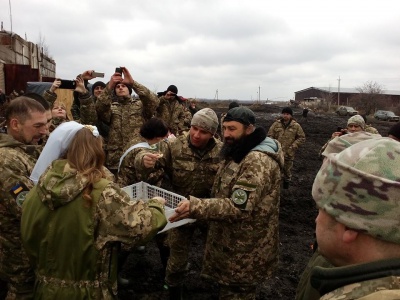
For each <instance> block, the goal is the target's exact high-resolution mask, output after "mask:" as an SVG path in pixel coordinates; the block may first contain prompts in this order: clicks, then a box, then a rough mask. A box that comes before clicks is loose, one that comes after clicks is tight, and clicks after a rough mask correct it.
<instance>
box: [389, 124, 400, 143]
mask: <svg viewBox="0 0 400 300" xmlns="http://www.w3.org/2000/svg"><path fill="white" fill-rule="evenodd" d="M388 135H392V136H394V137H395V138H397V139H398V140H400V123H396V124H395V125H393V126H392V127H390V129H389V132H388Z"/></svg>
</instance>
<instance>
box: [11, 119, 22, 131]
mask: <svg viewBox="0 0 400 300" xmlns="http://www.w3.org/2000/svg"><path fill="white" fill-rule="evenodd" d="M19 124H20V122H19V121H18V120H17V119H15V118H13V119H11V120H10V125H9V126H10V129H12V130H14V131H17V130H18V125H19Z"/></svg>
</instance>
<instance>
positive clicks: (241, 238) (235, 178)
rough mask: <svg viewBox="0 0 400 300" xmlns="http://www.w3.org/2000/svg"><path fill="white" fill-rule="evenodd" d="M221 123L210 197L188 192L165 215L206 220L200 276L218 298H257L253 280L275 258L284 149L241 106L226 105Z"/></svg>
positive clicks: (269, 268) (174, 218) (256, 281)
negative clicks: (214, 288)
mask: <svg viewBox="0 0 400 300" xmlns="http://www.w3.org/2000/svg"><path fill="white" fill-rule="evenodd" d="M223 126H224V146H223V148H222V150H221V154H222V155H223V157H224V158H225V160H223V161H222V163H221V166H220V168H219V170H218V173H217V176H216V178H215V181H214V184H213V187H212V192H211V193H212V198H210V199H199V198H197V197H193V196H190V199H189V200H184V201H182V202H180V203H179V205H178V207H177V208H176V209H175V212H176V214H175V215H174V216H172V217H171V218H170V221H172V222H174V221H177V220H180V219H182V218H185V217H190V218H195V219H197V220H207V221H208V224H209V231H208V236H207V243H206V249H205V256H204V261H203V269H202V276H203V277H206V278H209V279H211V280H213V281H215V282H217V283H218V284H219V285H220V296H219V297H220V299H229V300H232V299H233V300H235V299H241V300H243V299H245V300H247V299H256V288H257V285H258V284H259V283H260V282H261V281H263V280H265V279H266V278H269V277H270V276H271V274H272V272H273V271H274V269H275V268H276V266H277V264H278V245H279V230H278V215H279V197H280V183H281V172H280V168H281V167H283V151H282V148H281V146H280V143H279V142H278V141H276V140H273V139H271V138H268V137H267V134H266V132H265V130H264V129H263V128H261V127H257V128H256V127H255V115H254V113H253V112H252V111H251V110H250V109H248V108H246V107H236V108H233V109H231V110H229V111H228V113H227V115H226V117H225V119H224V124H223Z"/></svg>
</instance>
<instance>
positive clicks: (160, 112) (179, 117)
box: [156, 85, 188, 135]
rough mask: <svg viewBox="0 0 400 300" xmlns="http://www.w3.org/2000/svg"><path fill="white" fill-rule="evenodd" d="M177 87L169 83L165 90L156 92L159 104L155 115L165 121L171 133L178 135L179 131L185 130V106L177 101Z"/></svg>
mask: <svg viewBox="0 0 400 300" xmlns="http://www.w3.org/2000/svg"><path fill="white" fill-rule="evenodd" d="M177 94H178V88H177V87H176V86H175V85H170V86H169V87H168V88H167V90H166V91H164V92H160V93H158V96H159V99H160V105H159V106H158V108H157V112H156V117H157V118H160V119H163V120H164V122H165V123H167V125H168V128H169V129H170V131H171V133H172V134H174V135H178V134H179V132H180V131H182V130H186V129H187V126H185V118H186V117H188V116H187V115H186V114H185V107H184V106H183V105H182V103H181V102H180V101H179V97H178V96H177Z"/></svg>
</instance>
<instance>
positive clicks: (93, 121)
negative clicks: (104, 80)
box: [78, 92, 110, 144]
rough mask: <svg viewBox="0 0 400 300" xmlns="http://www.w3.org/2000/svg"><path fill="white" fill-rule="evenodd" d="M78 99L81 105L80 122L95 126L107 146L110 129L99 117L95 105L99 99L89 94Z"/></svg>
mask: <svg viewBox="0 0 400 300" xmlns="http://www.w3.org/2000/svg"><path fill="white" fill-rule="evenodd" d="M78 99H79V103H80V106H79V121H78V122H80V123H82V124H86V125H95V126H96V127H97V129H98V130H99V133H100V135H101V136H102V137H103V138H104V141H105V143H106V144H107V141H108V133H109V131H110V127H109V126H108V125H107V124H106V123H105V122H103V121H101V120H99V118H98V116H97V111H96V104H95V103H96V100H97V98H96V97H95V96H93V95H90V93H89V92H87V93H85V94H79V96H78Z"/></svg>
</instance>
